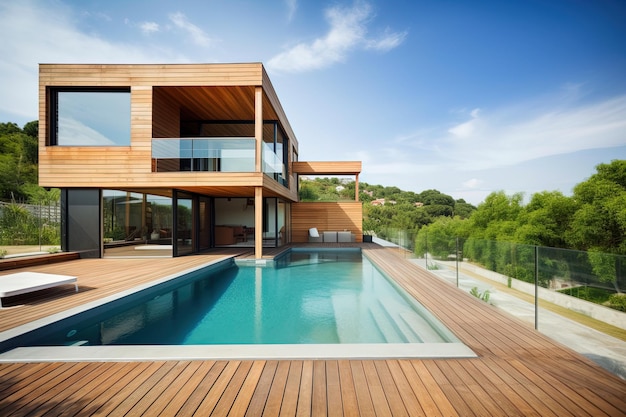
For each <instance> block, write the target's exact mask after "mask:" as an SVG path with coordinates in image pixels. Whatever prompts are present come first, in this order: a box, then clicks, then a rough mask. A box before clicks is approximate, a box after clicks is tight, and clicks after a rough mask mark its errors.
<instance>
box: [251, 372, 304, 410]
mask: <svg viewBox="0 0 626 417" xmlns="http://www.w3.org/2000/svg"><path fill="white" fill-rule="evenodd" d="M274 362H276V361H274ZM277 365H278V367H277V369H276V373H275V374H274V380H273V382H272V384H271V387H270V388H271V389H270V390H269V395H268V397H267V402H266V406H265V409H264V410H263V416H264V417H265V416H267V417H273V416H279V415H280V411H281V407H282V405H283V399H284V398H285V389H286V387H287V380H288V379H289V373H290V366H289V362H286V361H280V362H277ZM293 409H294V410H295V408H293ZM257 415H258V414H257Z"/></svg>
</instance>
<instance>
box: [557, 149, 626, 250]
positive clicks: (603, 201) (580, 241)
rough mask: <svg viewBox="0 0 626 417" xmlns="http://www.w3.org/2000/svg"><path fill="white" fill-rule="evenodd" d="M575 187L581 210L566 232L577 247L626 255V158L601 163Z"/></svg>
mask: <svg viewBox="0 0 626 417" xmlns="http://www.w3.org/2000/svg"><path fill="white" fill-rule="evenodd" d="M596 169H597V172H596V174H594V175H592V176H591V177H590V178H589V179H588V180H586V181H584V182H582V183H580V184H578V185H577V186H576V187H574V196H573V198H574V201H575V203H576V205H577V210H576V212H575V213H574V215H573V217H572V220H571V225H570V227H569V229H568V230H567V232H566V234H565V240H566V242H567V243H568V244H569V245H570V246H573V247H574V248H576V249H580V250H596V251H602V252H608V253H616V254H622V255H626V160H614V161H612V162H611V163H610V164H600V165H598V166H597V167H596Z"/></svg>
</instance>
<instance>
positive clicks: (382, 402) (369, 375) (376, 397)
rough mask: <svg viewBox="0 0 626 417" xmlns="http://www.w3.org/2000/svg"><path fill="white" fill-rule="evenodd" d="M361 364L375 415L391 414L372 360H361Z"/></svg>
mask: <svg viewBox="0 0 626 417" xmlns="http://www.w3.org/2000/svg"><path fill="white" fill-rule="evenodd" d="M362 365H363V371H364V373H365V379H366V380H367V387H368V388H369V391H370V397H371V398H372V404H373V405H374V412H375V413H376V415H377V416H391V415H392V413H391V409H390V408H389V403H388V402H387V397H386V396H385V391H384V390H383V386H382V383H381V382H380V378H379V377H378V372H377V370H376V365H375V364H374V361H363V362H362Z"/></svg>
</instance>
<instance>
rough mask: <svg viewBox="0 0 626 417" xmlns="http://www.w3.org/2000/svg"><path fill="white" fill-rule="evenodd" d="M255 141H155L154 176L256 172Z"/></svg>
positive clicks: (242, 139)
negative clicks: (163, 173) (155, 174)
mask: <svg viewBox="0 0 626 417" xmlns="http://www.w3.org/2000/svg"><path fill="white" fill-rule="evenodd" d="M254 159H255V140H254V138H232V137H229V138H185V139H153V140H152V170H153V171H154V172H181V171H205V172H206V171H213V172H254V165H255V164H254Z"/></svg>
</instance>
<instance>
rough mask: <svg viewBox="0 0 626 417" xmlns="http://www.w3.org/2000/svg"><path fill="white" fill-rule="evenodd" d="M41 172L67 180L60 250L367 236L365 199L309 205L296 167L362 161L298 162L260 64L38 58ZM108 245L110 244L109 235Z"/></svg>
mask: <svg viewBox="0 0 626 417" xmlns="http://www.w3.org/2000/svg"><path fill="white" fill-rule="evenodd" d="M39 94H40V97H39V103H40V106H39V183H40V185H41V186H43V187H58V188H60V189H61V207H62V210H61V212H62V219H61V235H62V239H61V247H62V250H64V251H78V252H80V253H81V255H82V256H83V257H102V256H108V255H111V256H141V255H145V256H155V255H161V256H162V255H165V256H180V255H185V254H190V253H196V252H200V251H203V250H206V249H210V248H214V247H220V246H231V245H240V246H241V245H249V246H251V247H254V251H255V257H256V258H260V257H261V256H262V253H263V247H276V246H281V245H285V244H286V243H290V242H306V241H307V239H308V230H309V228H311V227H317V228H318V229H319V230H320V231H323V230H350V231H352V232H353V234H354V235H355V236H356V238H357V240H360V239H361V236H362V205H361V204H360V203H359V202H358V201H354V202H350V201H348V202H337V203H323V204H322V203H300V202H299V201H298V182H299V175H307V176H318V175H328V174H331V175H352V176H356V182H355V183H356V190H357V193H356V195H357V200H358V175H359V173H360V171H361V162H360V161H347V162H346V161H343V162H301V161H300V156H299V155H298V140H297V139H296V136H295V133H294V132H293V130H292V128H291V126H290V124H289V121H288V120H287V116H286V115H285V112H284V110H283V108H282V105H281V104H280V101H279V100H278V96H277V94H276V92H275V91H274V88H273V86H272V83H271V82H270V80H269V77H268V76H267V73H266V72H265V69H264V68H263V65H262V64H260V63H247V64H166V65H156V64H155V65H133V64H121V65H117V64H115V65H89V64H41V65H40V67H39ZM105 242H106V243H105Z"/></svg>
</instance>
